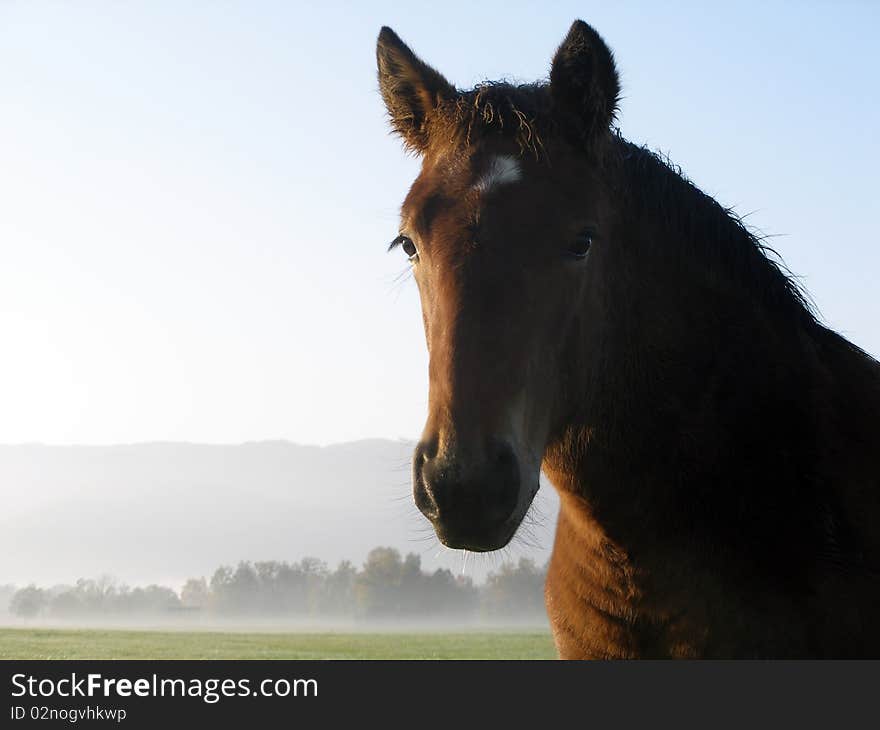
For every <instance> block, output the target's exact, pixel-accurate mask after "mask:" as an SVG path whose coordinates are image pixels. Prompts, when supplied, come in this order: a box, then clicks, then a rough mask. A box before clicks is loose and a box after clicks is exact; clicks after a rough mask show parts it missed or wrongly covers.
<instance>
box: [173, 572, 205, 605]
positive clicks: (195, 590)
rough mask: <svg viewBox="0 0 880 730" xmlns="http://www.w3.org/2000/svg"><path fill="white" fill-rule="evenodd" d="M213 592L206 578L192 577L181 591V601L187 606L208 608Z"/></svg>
mask: <svg viewBox="0 0 880 730" xmlns="http://www.w3.org/2000/svg"><path fill="white" fill-rule="evenodd" d="M210 602H211V592H210V590H209V589H208V581H206V580H205V579H204V578H190V579H189V580H187V581H186V583H184V584H183V588H182V589H181V591H180V603H181V605H183V606H185V607H186V608H201V609H205V608H208V606H209V604H210Z"/></svg>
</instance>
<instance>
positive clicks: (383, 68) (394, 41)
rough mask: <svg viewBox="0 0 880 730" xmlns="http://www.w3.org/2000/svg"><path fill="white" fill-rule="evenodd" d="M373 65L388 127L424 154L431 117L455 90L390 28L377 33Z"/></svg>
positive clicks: (413, 148) (407, 143)
mask: <svg viewBox="0 0 880 730" xmlns="http://www.w3.org/2000/svg"><path fill="white" fill-rule="evenodd" d="M376 63H377V65H378V67H379V90H380V91H381V92H382V98H383V99H384V100H385V107H386V108H387V109H388V116H389V118H390V119H391V126H392V127H393V128H394V131H395V132H397V134H399V135H400V136H401V138H402V139H403V141H404V144H406V146H407V147H409V148H410V149H411V150H414V151H415V152H419V153H421V152H424V151H425V150H426V149H427V147H428V127H429V124H430V119H431V115H432V113H433V112H434V110H435V109H436V108H437V107H438V106H439V105H440V104H441V103H442V102H443V101H445V100H447V99H452V98H454V97H455V94H456V91H455V87H454V86H453V85H452V84H450V83H449V82H448V81H447V80H446V79H445V78H443V76H442V74H440V73H439V72H437V71H435V70H434V69H433V68H431V67H430V66H428V64H426V63H425V62H423V61H422V60H421V59H420V58H419V57H418V56H416V54H415V53H413V52H412V51H411V50H410V49H409V47H408V46H407V45H406V44H405V43H404V42H403V41H402V40H400V38H399V37H398V36H397V34H396V33H395V32H394V31H393V30H391V28H387V27H385V28H382V30H381V31H380V33H379V40H378V41H377V43H376Z"/></svg>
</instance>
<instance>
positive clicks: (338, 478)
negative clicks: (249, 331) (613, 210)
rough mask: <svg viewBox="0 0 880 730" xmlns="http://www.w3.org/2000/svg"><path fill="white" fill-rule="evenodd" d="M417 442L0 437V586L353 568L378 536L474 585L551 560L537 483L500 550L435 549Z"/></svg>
mask: <svg viewBox="0 0 880 730" xmlns="http://www.w3.org/2000/svg"><path fill="white" fill-rule="evenodd" d="M411 450H412V444H410V443H407V442H403V441H392V440H383V439H375V440H364V441H357V442H351V443H345V444H338V445H333V446H326V447H317V446H301V445H297V444H293V443H290V442H285V441H273V442H255V443H245V444H241V445H234V446H229V445H199V444H188V443H150V444H136V445H119V446H44V445H15V446H0V485H2V490H3V495H4V509H3V511H2V514H0V555H2V556H3V559H2V563H0V585H2V584H13V585H17V586H24V585H28V584H30V583H37V584H40V585H46V586H51V585H54V584H59V583H62V584H73V583H75V581H76V580H77V579H79V578H98V577H100V576H112V577H113V578H115V579H116V580H117V581H119V582H123V583H128V584H131V585H146V584H149V583H158V584H161V585H166V586H171V587H172V588H174V589H175V590H179V589H180V588H181V587H182V586H183V584H184V582H185V581H186V580H187V579H189V578H199V577H206V578H207V579H210V578H211V576H212V574H213V572H214V571H215V570H216V569H217V567H218V566H220V565H232V566H235V565H236V564H238V563H239V561H242V560H247V561H269V560H274V561H291V562H293V561H298V560H301V559H302V558H304V557H307V556H313V557H316V558H318V559H320V560H322V561H324V562H325V563H327V565H328V566H329V568H330V569H331V570H332V569H334V568H335V567H336V566H337V564H338V563H339V562H340V561H342V560H349V561H351V562H352V563H353V564H354V565H355V566H360V565H361V564H362V563H363V561H364V560H365V559H366V557H367V554H368V552H369V551H370V550H371V549H372V548H374V547H376V546H391V547H394V548H396V549H397V550H399V551H400V553H401V554H406V553H410V552H412V553H415V554H416V555H418V556H419V557H420V559H421V567H422V569H423V570H424V571H426V572H431V571H434V570H436V569H437V568H448V569H450V570H452V572H453V573H454V574H456V575H459V574H461V573H463V574H464V575H465V576H468V577H471V578H472V579H473V580H474V581H475V582H478V583H479V582H481V581H483V580H485V578H486V576H487V574H488V573H489V572H490V571H492V570H493V569H498V568H499V566H500V565H501V563H502V562H503V561H504V560H508V561H514V562H515V561H516V560H518V559H519V558H520V557H528V558H532V559H534V561H535V563H536V564H538V565H543V564H544V563H545V562H546V560H547V558H548V557H549V552H550V548H551V546H552V536H553V529H554V527H555V520H556V512H557V501H556V495H555V493H554V492H553V490H552V489H551V488H550V487H549V486H547V485H545V486H543V487H542V489H541V491H540V492H539V494H538V496H537V498H536V505H535V508H533V511H532V513H531V515H530V516H529V518H527V520H528V522H529V523H531V524H526V525H524V527H523V528H521V530H520V533H519V534H518V536H517V537H516V538H515V539H514V541H513V542H512V543H511V545H510V546H509V547H508V548H507V549H505V551H502V553H500V554H499V553H491V554H484V555H473V554H469V555H465V554H464V553H462V552H461V551H452V550H448V549H446V548H443V547H442V546H441V545H440V543H439V542H438V541H437V539H436V537H435V536H434V535H433V531H432V530H431V529H430V526H429V524H428V523H427V522H426V521H425V519H424V518H423V517H422V516H421V515H420V514H419V513H418V512H417V510H416V508H415V506H414V505H413V503H412V496H411V486H410V474H409V464H410V454H411Z"/></svg>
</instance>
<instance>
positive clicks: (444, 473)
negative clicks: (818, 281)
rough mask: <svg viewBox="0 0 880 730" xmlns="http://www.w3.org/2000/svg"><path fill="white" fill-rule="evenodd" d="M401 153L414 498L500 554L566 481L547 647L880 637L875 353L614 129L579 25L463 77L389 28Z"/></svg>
mask: <svg viewBox="0 0 880 730" xmlns="http://www.w3.org/2000/svg"><path fill="white" fill-rule="evenodd" d="M377 53H378V65H379V85H380V89H381V92H382V96H383V98H384V101H385V104H386V106H387V109H388V113H389V115H390V119H391V124H392V126H393V128H394V130H395V131H396V132H397V134H399V135H400V136H401V137H402V139H403V141H404V142H405V144H406V146H407V147H408V148H409V149H411V150H413V151H415V152H416V153H418V154H419V155H420V156H421V158H422V169H421V173H420V174H419V176H418V178H417V179H416V181H415V183H414V184H413V185H412V188H411V190H410V192H409V195H408V196H407V198H406V201H405V202H404V204H403V208H402V220H401V227H400V235H399V236H398V237H397V238H396V239H395V240H394V242H393V244H392V246H393V247H399V248H401V249H402V250H403V252H404V253H405V254H406V255H407V256H408V257H409V259H410V261H411V264H412V270H413V273H414V276H415V279H416V282H417V283H418V288H419V292H420V296H421V304H422V312H423V317H424V325H425V334H426V339H427V344H428V350H429V354H430V368H429V376H430V395H429V414H428V420H427V424H426V426H425V431H424V434H423V437H422V441H421V442H420V444H419V445H418V447H417V448H416V451H415V459H414V464H413V481H414V488H413V490H414V495H415V502H416V504H417V505H418V507H419V509H420V510H421V511H422V512H423V513H424V515H425V516H426V517H427V518H428V519H429V520H430V521H431V522H432V523H433V525H434V528H435V530H436V532H437V535H438V537H439V538H440V540H441V541H442V542H443V543H444V544H446V545H448V546H450V547H455V548H464V549H468V550H479V551H485V550H494V549H497V548H500V547H502V546H503V545H505V544H506V543H507V542H508V541H509V540H510V539H511V537H512V536H513V534H514V533H515V531H516V529H517V527H518V526H519V524H520V521H521V520H522V519H523V516H524V515H525V513H526V511H527V510H528V508H529V505H530V504H531V501H532V498H533V497H534V495H535V492H536V491H537V489H538V477H539V473H540V470H541V469H543V470H544V473H545V474H546V475H547V477H548V478H549V479H550V481H551V482H552V483H553V485H554V486H555V487H556V489H557V490H558V491H559V494H560V495H561V511H560V515H559V523H558V528H557V533H556V542H555V545H554V550H553V557H552V559H551V562H550V568H549V573H548V579H547V587H546V599H547V609H548V613H549V617H550V621H551V623H552V626H553V632H554V636H555V639H556V644H557V647H558V650H559V654H560V655H561V656H562V657H564V658H589V657H606V658H611V657H620V658H624V657H844V656H873V657H880V614H878V609H880V574H878V568H880V365H878V363H877V362H876V361H875V360H873V359H872V358H871V357H869V356H868V355H866V354H865V353H864V352H863V351H861V350H860V349H859V348H858V347H856V346H855V345H853V344H851V343H849V342H848V341H846V340H845V339H843V338H842V337H841V336H839V335H837V334H835V333H834V332H832V331H830V330H829V329H827V328H826V327H824V326H822V325H821V324H820V323H819V322H818V321H817V319H816V317H815V316H814V314H813V312H812V311H811V308H810V307H809V305H808V304H807V302H806V299H805V295H804V294H803V293H802V291H801V290H800V289H799V287H798V285H797V284H796V283H795V282H794V281H793V280H792V279H791V278H790V277H789V276H787V275H786V273H785V271H784V270H783V269H782V268H781V265H780V264H777V263H775V260H774V258H773V257H772V256H771V255H770V253H771V252H769V251H768V249H767V248H766V247H765V246H764V245H762V242H761V240H760V239H758V238H756V237H755V236H754V235H753V234H752V233H751V232H750V231H749V230H748V229H747V228H746V227H745V226H744V225H743V224H742V222H741V221H740V220H739V219H738V218H737V217H736V216H734V215H733V214H732V213H731V212H730V211H729V210H727V209H725V208H723V207H722V206H720V205H719V204H718V203H717V202H716V201H715V200H713V199H712V198H710V197H708V196H707V195H705V194H704V193H702V192H701V191H700V190H698V189H697V188H696V187H695V186H694V185H692V184H691V183H690V182H689V181H688V180H687V179H686V178H685V177H683V176H682V174H681V173H680V172H679V171H678V170H677V169H675V168H674V167H672V166H670V165H669V164H668V163H667V162H666V161H664V160H663V159H660V158H658V157H657V156H656V155H654V154H652V153H651V152H648V151H646V150H645V149H643V148H640V147H637V146H635V145H633V144H631V143H629V142H627V141H626V140H624V139H622V138H621V137H620V135H619V134H618V133H617V132H616V131H614V130H613V129H612V124H613V121H614V116H615V113H616V107H617V99H618V94H619V86H618V77H617V72H616V69H615V64H614V59H613V56H612V54H611V51H610V50H609V49H608V47H607V46H606V45H605V43H604V42H603V40H602V39H601V38H600V37H599V35H598V34H597V33H596V32H595V31H594V30H593V29H592V28H591V27H590V26H588V25H587V24H586V23H583V22H581V21H578V22H576V23H575V24H574V25H573V26H572V28H571V30H570V32H569V34H568V36H567V37H566V38H565V40H564V42H563V43H562V45H561V46H560V48H559V50H558V51H557V53H556V55H555V57H554V58H553V63H552V67H551V72H550V79H549V82H547V83H537V84H531V85H522V86H513V85H509V84H504V83H487V84H482V85H480V86H477V87H476V88H474V89H472V90H469V91H461V90H458V89H456V88H455V87H454V86H453V85H452V84H450V83H449V82H448V81H447V80H446V79H445V78H444V77H443V76H442V75H441V74H439V73H438V72H437V71H435V70H434V69H432V68H431V67H429V66H427V65H426V64H425V63H423V62H422V61H421V60H420V59H419V58H418V57H416V56H415V55H414V54H413V53H412V51H410V49H409V48H408V47H407V46H406V45H404V43H403V42H402V41H401V40H400V39H399V38H398V37H397V36H396V35H395V34H394V32H393V31H391V30H390V29H388V28H383V29H382V32H381V34H380V35H379V41H378V50H377Z"/></svg>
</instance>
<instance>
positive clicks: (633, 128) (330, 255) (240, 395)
mask: <svg viewBox="0 0 880 730" xmlns="http://www.w3.org/2000/svg"><path fill="white" fill-rule="evenodd" d="M878 7H880V6H878V5H877V4H876V3H868V2H866V3H863V4H844V3H836V2H835V3H830V2H829V3H827V4H825V5H813V4H808V3H785V4H773V3H767V2H760V3H754V4H752V5H751V6H746V5H745V4H737V7H736V9H735V10H733V9H731V8H730V6H721V5H714V9H708V8H704V7H703V4H702V3H695V4H684V3H682V4H678V3H657V2H651V3H608V2H601V3H598V2H597V3H591V2H583V1H581V2H577V3H567V2H558V3H547V2H532V3H516V2H509V1H505V2H480V3H474V2H462V3H454V2H449V1H446V2H443V3H427V4H421V3H416V2H408V3H401V2H397V3H390V2H388V3H380V2H361V3H351V4H338V3H332V2H320V3H314V4H312V3H308V4H305V3H300V4H297V3H293V2H278V3H272V2H243V1H242V2H237V3H223V2H210V3H207V2H206V3H198V2H187V3H180V2H167V3H166V2H156V1H151V2H124V3H111V2H95V3H89V2H82V1H81V2H76V3H59V2H52V3H48V2H46V3H44V2H36V1H34V2H10V1H2V0H0V254H2V259H0V342H2V353H0V442H21V441H43V442H49V443H72V442H74V443H108V442H129V441H142V440H157V439H162V440H164V439H174V440H177V439H181V440H192V441H211V442H236V441H242V440H249V439H263V438H288V439H292V440H295V441H300V442H307V443H327V442H333V441H342V440H348V439H354V438H359V437H365V436H392V437H396V436H403V437H414V436H416V435H417V434H418V433H419V431H420V430H421V426H422V420H423V418H424V412H425V404H426V362H427V361H426V356H425V352H424V344H423V340H422V332H421V323H420V315H419V310H418V300H417V295H416V291H415V285H414V283H413V282H412V281H411V280H410V281H405V282H404V283H402V284H396V283H395V278H396V277H397V275H398V274H400V273H401V272H402V271H405V268H406V266H405V262H404V258H403V255H402V254H401V253H400V252H395V253H394V254H386V253H385V246H386V244H387V243H388V241H390V240H391V239H392V238H393V237H394V236H395V235H396V232H397V228H396V226H397V208H398V206H399V204H400V202H401V200H402V199H403V196H404V194H405V191H406V189H407V187H408V185H409V183H410V182H411V180H412V178H413V177H414V175H415V174H416V170H417V161H416V160H414V159H412V158H407V157H406V156H404V154H403V152H402V151H401V148H400V145H399V143H398V142H397V140H395V139H394V138H392V137H390V136H389V135H388V133H387V129H386V125H385V119H384V112H383V108H382V105H381V102H380V99H379V96H378V94H377V91H376V80H375V62H374V44H375V36H376V34H377V32H378V30H379V27H380V26H381V25H382V24H388V25H391V26H392V27H394V28H395V29H396V30H397V31H398V32H399V33H400V34H401V35H402V36H403V37H404V39H406V40H407V41H408V42H410V43H411V44H412V46H413V47H414V49H415V50H416V51H417V52H418V53H420V54H421V55H423V57H425V58H426V59H427V60H428V61H429V62H430V63H432V64H434V65H436V66H437V67H438V68H439V69H440V70H441V71H442V72H443V73H445V74H446V75H447V77H448V78H450V79H451V80H452V81H454V82H455V83H457V84H458V85H459V86H470V85H473V84H474V83H475V82H478V81H480V80H482V79H484V78H498V77H501V76H506V77H512V78H517V79H521V80H533V79H536V78H539V77H543V76H545V75H546V73H547V72H548V65H549V60H550V57H551V55H552V52H553V50H554V48H555V47H556V46H557V44H558V43H559V42H560V40H561V39H562V37H563V36H564V34H565V32H566V31H567V29H568V26H569V25H570V23H571V21H572V20H573V19H574V18H575V17H582V18H583V19H585V20H586V21H587V22H590V23H592V24H593V25H595V27H596V28H597V29H598V30H599V32H600V33H601V34H602V35H603V36H604V37H605V38H606V40H607V41H608V43H609V44H610V45H611V46H612V47H613V49H614V50H615V52H616V55H617V59H618V63H619V67H620V70H621V75H622V81H623V86H624V95H625V98H624V100H623V104H622V110H621V115H620V119H621V125H622V129H623V131H624V133H625V134H626V135H627V136H628V137H629V138H630V139H633V140H634V141H637V142H644V143H647V144H648V145H649V146H651V147H653V148H656V149H661V150H662V151H664V152H667V153H668V154H670V155H671V157H672V158H673V159H674V160H675V161H676V162H677V163H679V164H680V165H681V166H682V167H683V168H684V170H685V171H686V172H687V173H688V174H689V175H690V176H691V177H692V179H693V180H694V181H695V182H696V183H697V184H698V185H700V186H701V187H702V188H703V189H704V190H706V191H707V192H709V193H711V194H713V195H715V196H716V197H717V198H718V199H719V200H720V201H721V202H723V203H725V204H732V205H735V206H736V208H737V209H738V210H739V211H740V212H742V213H746V212H752V215H751V216H750V217H749V219H748V220H749V221H750V222H751V223H752V224H753V225H755V226H757V227H759V228H760V229H762V230H763V231H764V232H766V233H772V234H785V235H784V236H783V237H780V238H776V239H775V241H774V245H775V246H776V248H777V249H778V250H779V251H780V252H781V253H782V254H783V256H784V258H785V260H786V261H787V263H788V264H789V266H790V267H791V269H793V270H794V271H795V272H796V273H798V274H800V275H802V276H803V277H804V279H805V281H806V284H807V286H808V288H809V289H810V291H811V292H812V294H813V296H814V298H815V300H816V302H817V303H818V305H819V307H820V309H821V311H822V313H823V314H824V316H825V318H826V320H827V321H828V322H829V323H830V324H831V325H833V326H834V327H836V328H838V329H840V330H841V331H843V332H844V333H845V334H846V335H848V336H849V337H851V338H852V339H853V340H854V341H855V342H856V343H858V344H860V345H862V346H863V347H865V348H866V349H867V350H869V351H871V352H873V353H874V354H875V355H876V354H878V353H880V333H878V331H877V327H876V322H877V321H878V320H880V305H878V296H877V282H876V278H877V275H878V271H880V250H878V236H877V233H876V230H877V221H876V217H877V201H876V197H877V182H876V180H877V171H878V170H880V151H878V149H880V146H878V142H877V137H876V133H877V130H878V129H880V94H878V93H877V74H878V66H880V63H878V61H880V51H878V46H877V43H876V32H877V28H878V27H880V23H878V21H880V13H878ZM721 8H725V9H724V10H721Z"/></svg>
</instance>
